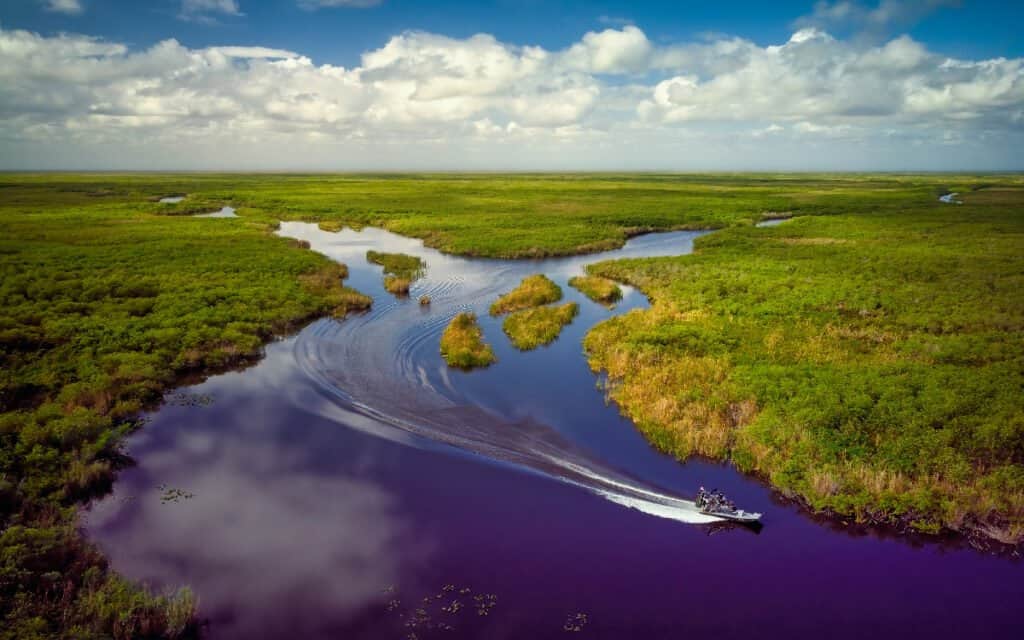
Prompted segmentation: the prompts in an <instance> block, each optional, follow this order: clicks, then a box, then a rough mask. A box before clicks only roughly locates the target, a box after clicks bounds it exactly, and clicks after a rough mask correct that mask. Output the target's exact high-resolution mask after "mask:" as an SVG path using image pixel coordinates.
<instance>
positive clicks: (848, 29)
mask: <svg viewBox="0 0 1024 640" xmlns="http://www.w3.org/2000/svg"><path fill="white" fill-rule="evenodd" d="M353 4H355V5H369V6H350V5H353ZM313 5H341V6H313ZM1021 24H1024V3H1021V2H991V1H975V2H971V1H970V0H965V1H963V2H956V1H952V0H916V1H914V2H910V1H905V0H866V1H864V2H859V1H856V0H826V1H824V2H817V3H815V2H790V1H779V2H725V1H720V2H681V1H677V2H610V1H609V2H583V1H580V0H560V1H540V0H502V1H497V2H482V1H478V2H453V1H438V2H414V1H410V0H380V1H378V2H375V1H374V0H347V1H346V0H274V1H266V2H258V1H256V0H153V1H151V2H127V1H118V0H7V2H5V3H4V4H3V6H0V81H3V82H5V84H6V87H7V88H4V86H5V85H3V84H0V153H2V157H0V167H5V168H30V167H31V166H38V167H40V168H62V166H61V165H60V163H61V162H63V163H65V164H67V165H68V167H69V168H74V167H83V168H90V167H94V166H95V167H97V168H99V167H102V166H108V165H109V166H110V167H112V168H116V167H117V166H118V163H119V162H126V163H130V164H132V165H134V166H138V165H139V163H141V164H142V166H144V167H146V168H179V165H180V168H190V167H195V168H206V167H209V168H232V167H234V166H236V165H237V166H238V168H292V167H294V168H361V165H360V164H359V162H360V161H361V162H363V163H365V165H366V167H365V168H379V167H386V168H419V167H421V166H430V165H431V163H432V162H433V163H436V164H437V165H438V168H534V167H536V168H665V169H673V168H679V169H687V168H692V169H699V168H739V169H753V168H766V169H774V168H817V167H821V166H823V165H825V166H826V167H827V168H836V169H842V168H863V169H873V168H888V169H902V168H908V169H912V168H975V167H976V168H1020V165H1021V162H1020V160H1018V159H1016V156H1017V154H1016V153H1015V147H1014V146H1013V145H1016V144H1018V143H1019V142H1020V137H1021V128H1022V126H1024V124H1022V123H1024V120H1022V118H1024V116H1022V113H1024V104H1022V102H1024V99H1022V96H1024V93H1022V92H1024V78H1022V76H1024V71H1022V63H1021V56H1022V55H1024V38H1022V37H1021V36H1020V25H1021ZM479 34H482V35H479ZM473 36H477V37H476V38H474V37H473ZM169 40H173V41H174V42H175V43H177V44H176V45H175V46H174V47H171V46H170V45H169V43H168V41H169ZM5 41H7V43H8V44H7V46H6V48H5V47H4V42H5ZM257 47H258V48H260V49H258V50H257V49H255V48H257ZM172 48H173V49H174V50H173V51H171V49H172ZM243 48H244V49H243ZM271 50H276V51H271ZM374 52H376V53H374ZM476 57H479V59H480V60H482V61H484V62H483V63H482V64H480V65H477V64H474V59H475V58H476ZM4 58H6V61H5V60H4ZM200 58H201V59H202V63H201V64H200V67H201V70H197V69H196V68H195V65H196V64H197V63H196V62H195V61H196V60H197V59H200ZM996 61H998V62H996ZM336 67H344V68H345V72H344V73H343V74H342V73H340V72H339V71H338V70H337V69H336ZM132 74H135V75H132ZM200 76H201V77H200ZM130 78H134V80H131V81H129V80H128V79H130ZM151 78H158V79H159V80H157V81H155V84H154V82H151V81H150V79H151ZM182 78H185V79H184V80H183V79H182ZM788 84H791V85H792V86H791V87H789V88H788V89H787V90H785V91H784V90H782V88H781V87H782V85H788ZM253 87H260V89H259V90H258V91H257V90H255V89H253ZM869 98H870V99H869ZM172 131H173V132H176V134H173V135H172V134H171V133H170V132H172ZM175 137H177V138H178V141H175V139H174V138H175ZM220 137H223V140H228V141H231V140H234V141H237V142H234V143H233V144H230V145H228V146H229V147H230V148H225V144H224V143H223V141H222V142H219V143H218V144H215V145H213V146H211V147H210V148H209V149H207V150H205V151H204V154H205V155H203V158H204V159H203V160H201V161H197V160H195V159H194V158H193V156H194V153H189V151H188V149H195V148H196V144H200V143H202V141H211V140H214V139H218V138H220ZM186 139H187V143H186V142H185V140H186ZM399 141H401V143H402V144H403V145H404V149H403V151H402V152H401V153H400V154H396V153H394V150H393V148H392V147H391V145H395V144H398V143H399ZM211 144H212V143H211ZM698 145H699V146H702V147H705V148H707V147H708V146H709V145H716V146H715V148H714V149H715V150H714V152H713V153H707V154H697V153H695V152H694V151H693V149H694V148H695V146H698ZM953 147H957V151H956V153H955V154H952V155H950V154H943V156H944V157H945V156H949V157H950V158H956V159H955V160H954V159H948V158H947V159H944V160H937V159H936V152H937V151H946V152H948V151H949V150H950V149H951V148H953ZM147 148H148V149H150V151H149V152H147V151H146V149H147ZM282 148H293V149H305V150H308V153H303V154H299V155H296V156H295V157H289V156H288V155H282V154H281V152H280V150H281V149H282ZM114 149H117V150H118V152H119V153H118V154H114V153H113V150H114ZM367 149H370V150H371V152H370V153H367V152H366V151H367ZM638 149H644V150H645V151H644V152H642V153H641V152H640V151H637V150H638ZM794 150H800V151H801V154H802V155H804V156H807V160H806V162H803V163H801V162H799V161H796V160H794V159H792V158H789V159H787V160H785V161H782V160H777V159H773V158H777V157H778V155H779V154H781V153H786V154H789V155H792V154H793V152H794ZM118 157H120V158H122V160H117V158H118ZM190 158H191V159H190ZM553 158H557V159H558V160H553ZM752 158H753V159H752ZM204 162H205V165H204ZM644 162H647V163H648V164H647V165H645V164H644ZM104 163H105V164H104ZM161 163H164V164H161ZM402 163H407V164H408V167H405V166H404V165H403V164H402ZM702 163H703V164H702Z"/></svg>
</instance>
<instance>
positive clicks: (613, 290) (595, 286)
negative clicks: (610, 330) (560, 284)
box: [569, 276, 622, 305]
mask: <svg viewBox="0 0 1024 640" xmlns="http://www.w3.org/2000/svg"><path fill="white" fill-rule="evenodd" d="M569 286H570V287H572V288H573V289H578V290H579V291H580V292H582V293H583V295H585V296H587V297H588V298H590V299H591V300H593V301H594V302H597V303H599V304H603V305H612V304H614V303H616V302H618V301H619V300H621V299H622V289H620V288H619V285H617V284H615V282H614V281H613V280H609V279H607V278H602V277H600V276H576V277H573V278H570V279H569Z"/></svg>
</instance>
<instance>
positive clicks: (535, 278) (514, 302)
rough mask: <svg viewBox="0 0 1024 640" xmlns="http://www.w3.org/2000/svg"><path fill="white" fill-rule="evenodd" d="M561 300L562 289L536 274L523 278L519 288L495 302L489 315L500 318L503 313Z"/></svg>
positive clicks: (545, 277)
mask: <svg viewBox="0 0 1024 640" xmlns="http://www.w3.org/2000/svg"><path fill="white" fill-rule="evenodd" d="M561 299H562V288H561V287H559V286H558V285H557V284H555V283H554V282H552V281H551V279H550V278H548V277H547V276H546V275H544V274H540V273H538V274H535V275H532V276H527V277H525V278H523V281H522V282H520V283H519V286H517V287H516V288H515V289H513V290H512V291H509V292H508V293H506V294H505V295H503V296H501V297H500V298H498V299H497V300H495V301H494V303H493V304H492V305H491V315H492V316H500V315H502V314H503V313H509V312H512V311H520V310H522V309H530V308H532V307H539V306H540V305H542V304H548V303H551V302H558V301H559V300H561Z"/></svg>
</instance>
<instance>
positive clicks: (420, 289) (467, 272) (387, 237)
mask: <svg viewBox="0 0 1024 640" xmlns="http://www.w3.org/2000/svg"><path fill="white" fill-rule="evenodd" d="M279 233H280V234H281V235H285V236H288V237H293V238H298V239H302V240H306V241H308V242H310V245H311V248H312V249H314V250H316V251H319V252H321V253H324V254H325V255H327V256H328V257H331V258H333V259H335V260H339V261H341V262H344V263H346V264H347V265H348V267H349V271H350V281H349V284H351V285H352V286H354V287H355V288H357V289H359V290H361V291H363V292H365V293H368V294H371V295H373V297H374V306H373V309H372V310H371V311H370V312H368V313H366V314H364V315H358V316H352V317H350V318H348V319H346V320H344V321H342V322H338V321H335V320H331V319H321V320H319V321H317V322H314V323H313V324H311V325H310V326H308V327H306V328H305V329H304V330H303V331H302V332H301V333H300V335H299V336H298V338H297V340H296V341H295V346H294V357H295V361H296V364H297V365H298V367H299V368H300V370H301V371H302V372H303V373H304V374H305V376H306V377H307V378H308V380H309V381H310V382H311V383H312V384H313V385H314V386H315V388H316V389H317V391H318V393H319V394H320V395H321V396H322V397H323V398H324V399H325V401H326V402H325V403H323V404H322V405H320V406H318V407H305V406H304V407H302V408H303V409H305V410H312V411H315V412H316V413H318V414H319V415H322V416H324V417H327V418H329V419H332V420H335V421H337V422H340V423H344V424H345V425H347V426H350V427H355V428H360V429H363V430H366V431H369V432H372V433H374V434H376V435H379V436H381V437H386V438H390V439H395V440H400V441H402V442H404V443H406V444H410V445H412V446H420V447H432V446H438V445H442V446H447V447H452V448H454V449H456V450H458V451H462V452H466V453H470V454H475V455H478V456H482V457H484V458H486V459H488V460H491V461H495V462H498V463H502V464H507V465H511V466H513V467H515V468H518V469H521V470H525V471H528V472H532V473H537V474H541V475H543V476H546V477H550V478H553V479H557V480H560V481H563V482H566V483H570V484H572V485H575V486H578V487H581V488H583V489H586V490H588V491H591V492H593V493H595V494H597V495H600V496H602V497H604V498H606V499H608V500H610V501H613V502H616V503H618V504H621V505H624V506H627V507H630V508H634V509H637V510H639V511H642V512H644V513H648V514H651V515H654V516H658V517H662V518H670V519H673V520H677V521H680V522H686V523H692V524H703V523H709V522H717V521H719V519H718V518H715V517H713V516H708V515H706V514H703V513H701V512H700V511H699V510H698V509H697V507H696V506H695V505H694V503H693V502H692V501H690V500H686V499H683V498H680V497H677V496H674V495H671V494H670V493H668V492H666V491H663V490H660V489H657V488H655V487H652V486H649V484H648V483H644V482H642V481H640V480H638V479H636V478H633V477H630V476H629V475H628V474H626V473H623V472H621V471H618V470H616V469H615V468H613V467H612V466H611V465H609V464H607V463H606V462H604V461H603V460H602V459H600V457H598V456H596V455H594V454H593V453H590V452H589V451H587V450H586V449H585V448H584V447H582V446H580V445H578V444H576V443H575V442H573V441H572V440H571V439H570V438H567V437H566V436H565V435H564V434H563V433H561V432H560V431H559V430H558V429H557V428H555V427H552V426H550V425H547V424H544V423H543V422H542V421H539V420H536V419H534V418H533V417H531V416H527V417H523V418H516V419H510V418H508V417H505V416H502V415H501V413H500V412H499V411H495V410H492V409H491V408H490V407H486V406H481V404H480V403H479V402H478V401H477V400H476V399H475V398H472V397H470V396H469V394H468V393H467V392H466V391H465V390H464V389H463V388H462V387H463V386H464V384H463V383H464V380H465V376H466V374H462V373H461V372H451V371H449V370H448V369H447V367H446V365H444V363H443V361H442V360H441V358H440V356H439V353H438V348H437V345H438V341H439V339H440V334H441V332H442V331H443V330H444V327H445V326H446V325H447V323H448V321H449V320H450V319H451V317H452V316H454V315H455V314H456V313H458V312H460V311H474V312H476V313H477V314H478V315H479V316H480V317H481V320H482V321H484V326H485V333H486V334H487V339H488V340H489V341H490V342H492V344H495V346H496V347H497V346H498V344H497V343H499V342H500V341H503V340H504V339H505V338H504V336H503V335H501V334H500V330H499V331H497V332H496V331H495V330H494V326H495V325H494V323H491V326H488V321H487V320H485V318H486V308H487V305H488V304H489V302H490V301H491V300H493V299H494V298H495V297H496V296H497V295H498V294H499V293H501V292H503V291H506V290H508V289H510V288H511V287H513V286H515V284H516V283H518V281H519V280H520V279H521V278H522V277H523V276H524V275H528V274H530V273H536V272H538V271H542V272H544V273H546V274H547V275H549V276H550V277H552V278H553V279H555V280H556V281H561V284H562V285H563V289H564V290H565V291H566V293H567V294H569V292H571V291H572V290H571V289H568V288H567V287H565V285H564V281H565V280H567V279H568V277H570V276H572V275H575V274H577V273H579V272H580V271H581V269H582V265H583V264H585V263H587V262H592V261H596V260H599V259H607V258H610V257H621V256H625V255H637V254H638V253H639V255H646V254H648V252H649V251H651V250H665V249H668V247H666V246H664V242H665V238H657V237H655V238H653V239H652V241H651V242H649V244H650V245H651V246H650V247H644V246H643V245H641V248H640V250H639V251H638V249H637V247H636V246H635V245H634V246H633V247H630V246H629V245H627V246H626V247H624V248H623V249H621V250H619V251H613V252H607V253H606V254H601V255H599V256H597V257H594V256H589V257H586V256H583V257H580V256H577V257H570V258H564V259H556V260H544V261H532V262H526V261H498V260H468V259H463V258H457V257H454V256H447V255H444V254H441V253H439V252H436V251H432V250H430V249H426V248H424V247H423V246H422V244H420V242H419V241H416V240H412V239H409V238H403V237H401V236H397V235H394V234H390V233H388V232H386V231H382V230H379V229H364V230H363V231H361V232H358V233H357V232H354V231H352V230H350V229H346V230H344V231H341V232H338V233H330V232H324V231H321V230H319V229H318V228H317V227H316V226H315V225H312V224H304V223H282V226H281V230H280V232H279ZM665 235H669V234H665ZM691 235H692V234H691ZM635 242H636V241H633V242H631V243H630V244H634V243H635ZM672 248H674V249H676V250H677V252H678V247H672ZM683 248H684V249H685V248H686V247H685V246H684V247H683ZM367 249H375V250H378V251H400V252H403V253H410V254H414V255H419V256H420V257H422V258H424V259H425V260H426V261H427V264H428V271H427V274H426V276H425V277H424V278H423V279H422V280H420V281H417V282H416V283H415V285H414V287H413V291H412V292H411V298H412V299H411V300H397V299H395V298H394V297H393V296H391V295H390V294H387V293H386V292H384V291H383V289H382V287H381V285H380V280H381V273H380V269H379V268H378V267H375V266H373V265H369V264H368V263H366V261H365V252H366V250H367ZM573 293H575V292H573ZM423 294H426V295H429V296H430V297H431V300H432V302H431V305H430V307H429V308H427V309H424V308H421V307H420V305H418V304H417V303H416V302H415V299H416V298H417V297H418V296H420V295H423ZM635 297H636V298H637V300H636V303H635V305H634V306H641V305H642V304H645V301H642V300H641V299H640V298H642V297H641V296H639V294H636V296H635ZM581 299H582V298H581ZM581 304H583V303H581ZM587 304H592V303H589V301H588V302H587ZM588 328H589V327H588ZM563 339H564V337H563ZM522 357H524V355H523V354H519V353H517V352H514V351H509V352H507V353H503V354H502V355H500V356H499V363H498V365H496V367H500V366H502V364H503V360H511V359H515V358H522ZM479 373H482V372H478V373H471V374H468V375H469V376H473V375H479ZM499 386H500V385H499ZM590 391H591V393H592V392H593V390H592V389H591V390H590ZM512 400H514V398H512ZM608 410H609V411H612V410H613V409H608ZM354 416H358V417H359V418H360V419H353V417H354Z"/></svg>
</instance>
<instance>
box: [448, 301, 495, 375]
mask: <svg viewBox="0 0 1024 640" xmlns="http://www.w3.org/2000/svg"><path fill="white" fill-rule="evenodd" d="M483 338H484V335H483V331H481V330H480V325H479V324H477V321H476V314H473V313H466V312H463V313H460V314H458V315H457V316H455V317H454V318H452V321H451V322H450V323H448V326H447V327H446V328H445V330H444V333H442V334H441V356H442V357H443V358H444V360H445V362H447V363H448V366H450V367H455V368H458V369H474V368H477V367H486V366H488V365H490V364H492V363H494V362H495V361H497V358H496V357H495V355H494V351H493V350H492V349H491V346H490V345H489V344H487V343H486V342H484V339H483Z"/></svg>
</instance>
